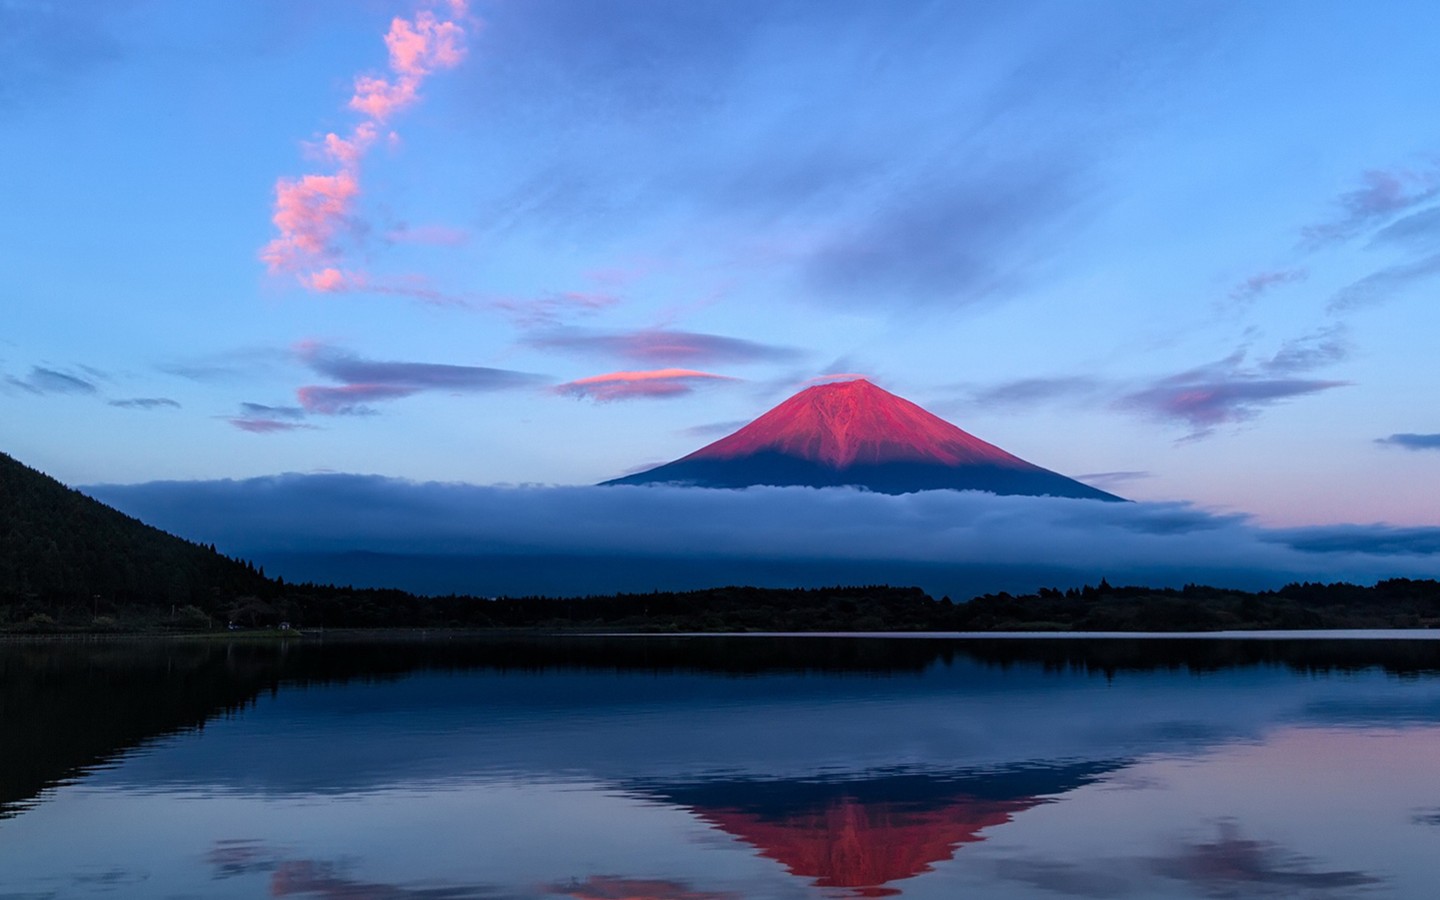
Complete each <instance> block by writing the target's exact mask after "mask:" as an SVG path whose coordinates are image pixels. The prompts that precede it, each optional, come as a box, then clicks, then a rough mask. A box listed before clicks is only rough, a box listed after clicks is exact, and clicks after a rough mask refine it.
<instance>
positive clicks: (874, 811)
mask: <svg viewBox="0 0 1440 900" xmlns="http://www.w3.org/2000/svg"><path fill="white" fill-rule="evenodd" d="M1116 768H1119V764H1110V765H1105V764H1098V763H1097V764H1089V763H1087V764H1079V765H1070V766H1056V767H1040V766H1016V767H1012V768H1009V769H1001V770H997V771H991V772H957V773H953V774H950V775H946V776H939V775H934V774H909V775H907V774H884V775H879V776H874V777H870V778H864V779H857V778H850V779H844V780H829V779H827V780H816V781H801V780H790V781H782V780H772V781H758V780H752V781H708V782H702V783H698V784H693V785H676V786H669V787H654V788H650V789H648V790H646V791H645V793H646V794H649V795H650V796H654V797H656V798H658V799H661V800H663V801H664V802H667V803H673V804H676V805H678V806H681V807H682V808H684V809H687V810H689V811H691V812H692V813H694V814H695V815H696V816H697V817H699V818H700V819H702V820H703V821H705V822H707V823H709V824H711V825H713V826H715V827H716V828H718V829H720V830H722V831H724V832H726V833H727V834H730V835H733V836H735V837H737V838H739V839H740V840H742V841H744V842H745V843H746V844H749V845H750V846H752V847H754V848H755V849H756V850H757V851H758V852H759V853H760V855H761V856H763V857H765V858H767V859H773V860H775V861H776V862H777V863H779V864H780V865H782V866H784V867H785V870H786V871H787V872H789V873H790V874H792V875H795V876H798V877H800V878H803V879H806V880H807V881H810V882H811V883H813V884H814V885H815V886H817V887H822V888H850V889H853V890H852V891H851V892H850V893H851V894H852V895H853V896H858V897H884V896H890V895H893V894H898V893H900V891H899V890H897V889H895V888H893V887H887V885H890V884H891V882H895V881H900V880H902V879H906V878H913V877H915V876H916V875H921V874H923V873H925V872H929V871H931V869H932V868H933V866H934V865H935V864H936V863H939V862H944V861H946V860H949V859H950V858H951V856H953V855H954V853H955V851H956V849H957V848H958V847H960V846H961V845H962V844H970V843H976V842H979V841H982V840H984V839H985V837H984V835H983V834H982V832H984V831H985V830H987V829H991V828H995V827H998V826H1001V825H1004V824H1006V823H1007V822H1009V821H1010V820H1011V819H1012V818H1013V817H1014V816H1015V815H1017V814H1019V813H1021V812H1024V811H1025V810H1027V809H1030V808H1032V807H1034V806H1038V805H1039V804H1041V803H1046V802H1049V801H1050V800H1051V799H1052V798H1053V797H1056V796H1058V795H1060V794H1063V793H1065V792H1067V791H1070V790H1073V789H1074V788H1076V787H1078V786H1080V785H1082V784H1086V783H1089V782H1091V781H1093V780H1095V778H1096V777H1098V776H1099V775H1100V774H1102V773H1104V772H1106V771H1109V770H1113V769H1116Z"/></svg>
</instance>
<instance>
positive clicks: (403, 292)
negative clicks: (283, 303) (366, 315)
mask: <svg viewBox="0 0 1440 900" xmlns="http://www.w3.org/2000/svg"><path fill="white" fill-rule="evenodd" d="M298 277H299V280H300V283H301V284H302V285H304V286H305V287H307V288H309V289H310V290H312V291H315V292H316V293H319V294H348V293H355V292H363V293H367V294H385V295H389V296H392V297H408V298H410V299H411V300H418V301H420V302H421V303H426V304H429V305H431V306H449V307H474V306H475V305H476V303H475V301H473V300H471V299H470V298H467V297H462V296H459V295H455V294H447V293H445V292H443V291H439V290H436V289H435V288H433V287H431V286H430V282H429V281H428V280H427V279H426V278H424V277H423V276H420V275H401V276H391V277H389V278H385V279H376V278H374V277H373V276H371V275H369V274H368V273H366V272H355V271H349V270H341V269H337V268H335V267H334V266H326V267H325V268H323V269H318V270H316V271H314V272H308V273H306V274H304V275H300V276H298Z"/></svg>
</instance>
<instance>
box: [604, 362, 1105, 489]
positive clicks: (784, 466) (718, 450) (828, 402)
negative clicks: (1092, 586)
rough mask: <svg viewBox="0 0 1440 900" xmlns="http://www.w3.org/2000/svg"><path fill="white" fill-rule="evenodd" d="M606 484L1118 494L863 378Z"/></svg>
mask: <svg viewBox="0 0 1440 900" xmlns="http://www.w3.org/2000/svg"><path fill="white" fill-rule="evenodd" d="M604 484H681V485H691V486H695V487H717V488H740V487H749V486H751V485H760V484H769V485H806V486H809V487H831V486H838V485H854V486H857V487H863V488H868V489H869V490H872V491H878V492H881V493H886V494H908V493H911V492H914V491H928V490H936V489H943V488H949V489H951V490H962V491H963V490H976V491H990V492H992V493H995V494H1026V495H1031V496H1046V495H1048V496H1054V497H1083V498H1089V499H1094V500H1120V499H1121V498H1119V497H1116V496H1115V495H1114V494H1108V493H1106V492H1105V491H1101V490H1098V489H1096V488H1092V487H1090V486H1089V485H1086V484H1081V483H1080V482H1078V481H1075V480H1074V479H1072V478H1066V477H1065V476H1064V475H1060V474H1058V473H1056V472H1052V471H1050V470H1049V469H1042V468H1041V467H1039V466H1037V465H1034V464H1033V463H1028V462H1026V461H1025V460H1023V459H1021V458H1020V457H1018V456H1014V455H1012V454H1010V453H1006V452H1005V451H1004V450H1001V449H1000V448H999V447H996V446H995V445H994V444H988V443H986V442H985V441H982V440H980V439H979V438H977V437H975V436H974V435H972V434H969V433H967V432H965V431H962V430H960V429H959V428H956V427H955V426H954V425H951V424H950V423H949V422H946V421H945V420H944V419H942V418H940V417H939V416H936V415H934V414H932V413H929V412H926V411H925V410H924V409H922V408H920V407H919V406H916V405H915V404H914V403H911V402H910V401H909V400H906V399H904V398H902V397H897V396H895V395H894V394H892V393H890V392H889V391H886V390H883V389H881V388H878V387H876V386H875V385H873V384H871V383H870V382H869V381H866V380H864V379H863V378H862V379H856V380H854V381H838V382H830V383H828V384H817V385H815V386H814V387H810V388H806V389H805V390H803V391H801V392H800V393H798V394H796V395H795V396H793V397H791V398H790V399H789V400H786V401H785V402H784V403H781V404H780V405H779V406H776V407H775V408H774V409H772V410H770V411H769V412H767V413H765V414H764V415H762V416H761V417H760V418H758V419H756V420H755V421H753V422H751V423H750V424H749V425H746V426H745V427H744V428H741V429H740V430H739V431H737V432H735V433H734V434H731V435H729V436H727V437H723V438H721V439H720V440H718V441H716V442H715V443H713V444H709V445H708V446H705V447H701V448H700V449H699V450H696V451H695V452H694V453H691V454H690V455H689V456H685V457H682V458H680V459H677V460H675V461H674V462H671V463H666V464H665V465H663V466H657V467H656V468H653V469H649V470H647V471H644V472H637V473H636V474H634V475H626V476H625V477H623V478H616V479H613V480H611V481H606V482H604Z"/></svg>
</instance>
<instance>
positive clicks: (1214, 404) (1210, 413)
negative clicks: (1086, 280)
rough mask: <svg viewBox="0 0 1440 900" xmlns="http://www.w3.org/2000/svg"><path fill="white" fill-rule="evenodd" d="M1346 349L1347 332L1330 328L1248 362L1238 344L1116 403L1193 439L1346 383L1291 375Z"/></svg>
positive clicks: (1343, 355)
mask: <svg viewBox="0 0 1440 900" xmlns="http://www.w3.org/2000/svg"><path fill="white" fill-rule="evenodd" d="M1349 353H1350V343H1349V339H1348V337H1347V332H1346V330H1345V329H1344V327H1343V326H1332V327H1330V328H1326V329H1322V330H1320V331H1316V332H1313V333H1311V334H1308V335H1304V336H1302V337H1299V338H1295V339H1293V340H1290V341H1286V342H1285V343H1284V344H1282V345H1281V346H1280V348H1279V349H1278V350H1277V351H1276V352H1275V354H1274V355H1273V356H1271V357H1269V358H1268V359H1261V360H1259V361H1257V362H1256V363H1254V364H1250V365H1247V364H1246V362H1245V358H1246V351H1245V350H1244V349H1243V348H1242V349H1240V350H1237V351H1236V352H1235V353H1232V354H1231V355H1230V356H1228V357H1226V358H1225V359H1222V360H1220V361H1218V362H1215V363H1210V364H1209V365H1205V366H1200V367H1198V368H1195V369H1190V370H1188V371H1185V372H1180V373H1178V374H1175V375H1170V376H1167V377H1164V378H1161V379H1158V380H1157V381H1155V382H1153V383H1151V384H1150V385H1149V386H1146V387H1143V388H1141V389H1139V390H1134V391H1131V392H1129V393H1127V394H1125V395H1123V396H1122V397H1121V398H1120V399H1119V400H1118V401H1117V403H1118V405H1119V406H1120V407H1121V408H1125V409H1132V410H1137V411H1140V412H1142V413H1145V414H1148V415H1150V416H1153V417H1156V418H1159V419H1162V420H1168V421H1175V422H1180V423H1182V424H1184V425H1187V426H1189V427H1190V429H1191V432H1190V434H1189V435H1188V436H1187V439H1188V440H1193V439H1197V438H1202V437H1205V436H1207V435H1209V434H1210V433H1211V432H1212V431H1213V430H1214V429H1215V428H1216V427H1218V426H1220V425H1227V424H1236V423H1240V422H1247V421H1250V420H1252V419H1254V418H1256V417H1257V416H1258V415H1259V414H1260V413H1261V412H1262V411H1263V410H1265V409H1266V408H1268V407H1270V406H1274V405H1275V404H1278V403H1281V402H1284V401H1286V400H1291V399H1294V398H1297V397H1303V396H1307V395H1310V394H1316V393H1320V392H1322V391H1328V390H1331V389H1333V388H1337V387H1346V386H1348V385H1349V384H1350V382H1348V381H1337V380H1322V379H1313V378H1297V377H1294V376H1296V375H1299V374H1302V373H1306V372H1310V371H1313V370H1315V369H1318V368H1322V367H1324V366H1327V365H1331V364H1333V363H1337V362H1340V361H1342V360H1344V359H1345V358H1346V357H1347V356H1348V355H1349Z"/></svg>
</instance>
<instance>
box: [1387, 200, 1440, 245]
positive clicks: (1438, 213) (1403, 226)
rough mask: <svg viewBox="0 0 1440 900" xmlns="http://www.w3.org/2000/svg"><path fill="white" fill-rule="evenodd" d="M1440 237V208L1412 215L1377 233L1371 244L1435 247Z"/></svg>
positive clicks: (1436, 207) (1392, 223) (1432, 208)
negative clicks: (1435, 242)
mask: <svg viewBox="0 0 1440 900" xmlns="http://www.w3.org/2000/svg"><path fill="white" fill-rule="evenodd" d="M1436 235H1440V206H1435V207H1431V208H1430V209H1425V210H1421V211H1420V212H1416V213H1411V214H1410V215H1408V216H1405V217H1404V218H1401V219H1397V220H1395V221H1394V222H1391V223H1390V224H1389V225H1386V226H1385V227H1384V228H1382V229H1380V230H1379V231H1377V232H1375V237H1374V238H1373V239H1372V240H1371V244H1372V245H1373V244H1416V245H1420V246H1426V247H1430V246H1434V244H1433V241H1434V239H1435V237H1436Z"/></svg>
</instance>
